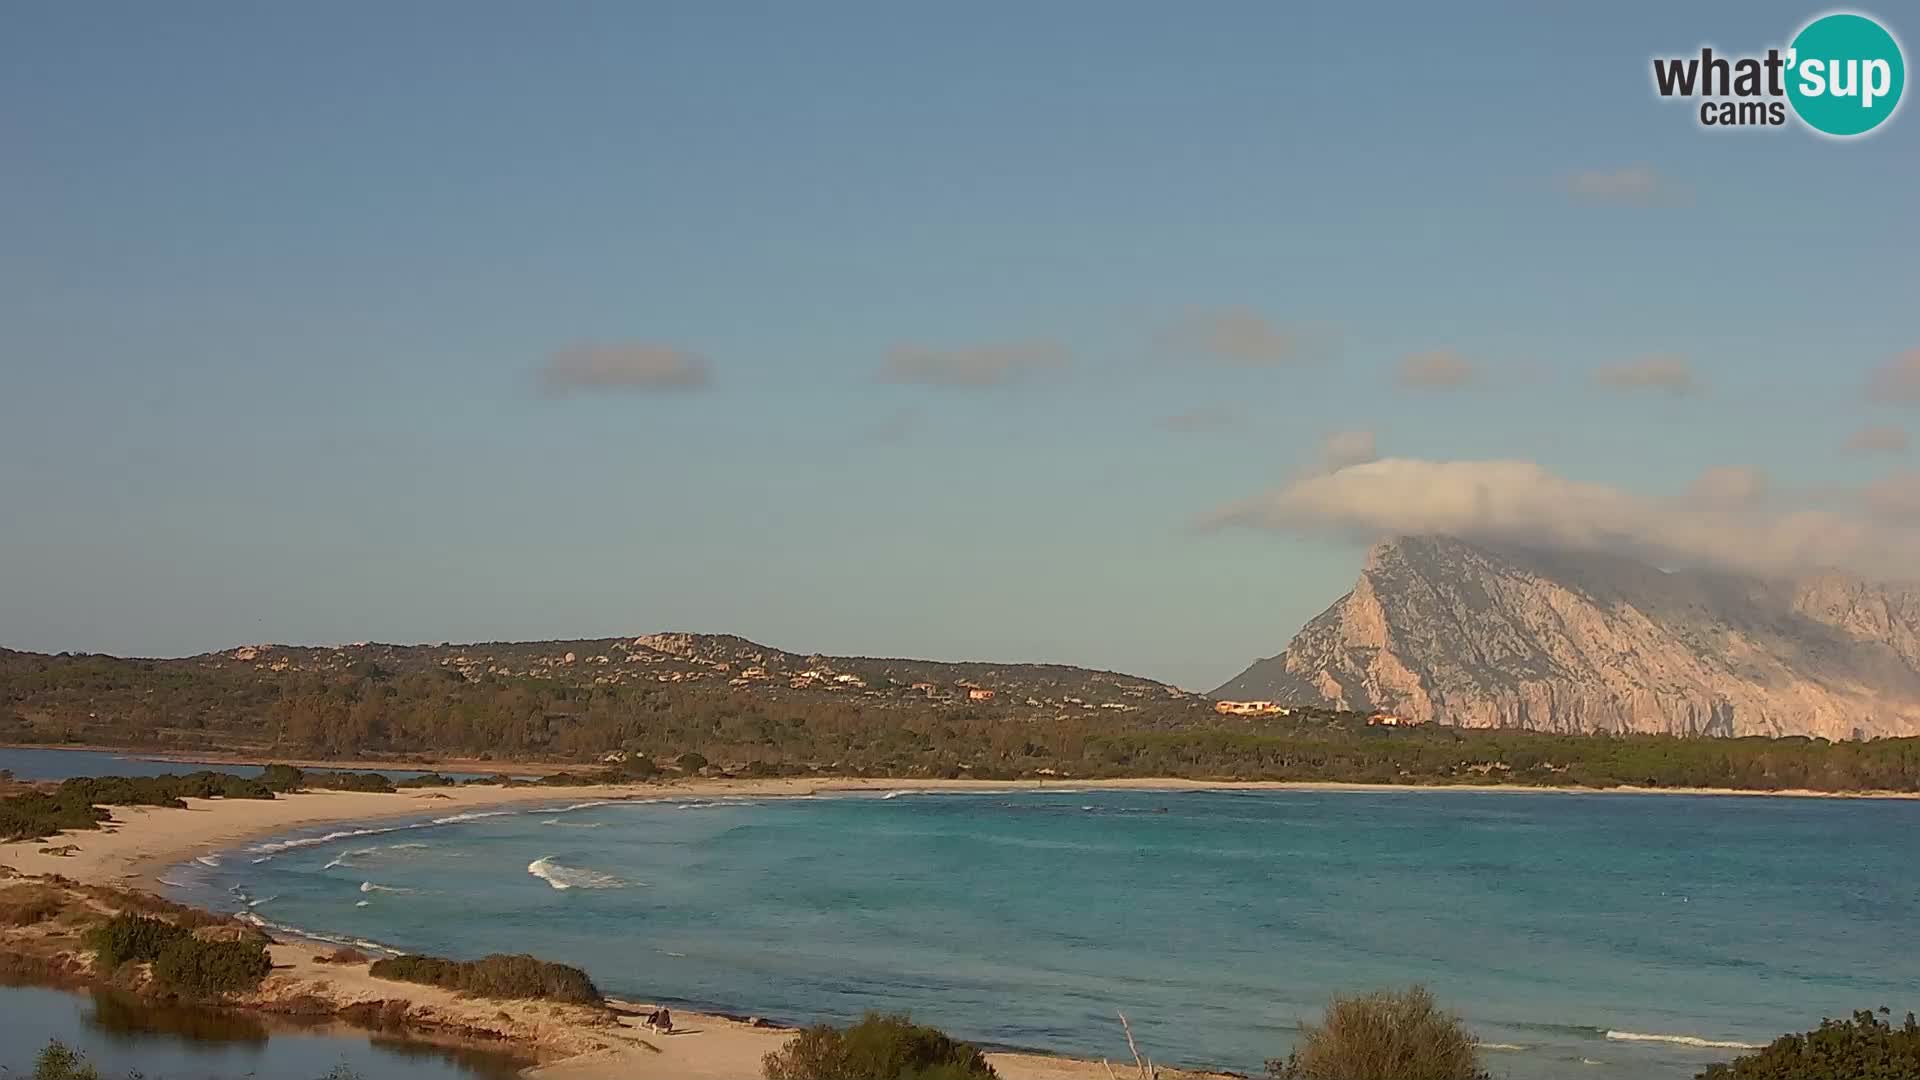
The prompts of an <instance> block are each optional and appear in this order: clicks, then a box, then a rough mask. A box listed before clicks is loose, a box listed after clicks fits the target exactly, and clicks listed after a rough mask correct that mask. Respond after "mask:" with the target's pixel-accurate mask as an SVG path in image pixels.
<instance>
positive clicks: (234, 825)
mask: <svg viewBox="0 0 1920 1080" xmlns="http://www.w3.org/2000/svg"><path fill="white" fill-rule="evenodd" d="M1080 786H1082V785H1078V784H1057V785H1052V784H1050V785H1046V786H1045V788H1044V789H1045V790H1048V791H1052V790H1056V789H1058V790H1070V789H1074V788H1078V787H1080ZM1127 786H1131V787H1147V786H1149V785H1127ZM1041 788H1042V786H1041V785H1039V784H1034V783H985V782H982V783H967V782H953V781H931V782H927V783H925V784H920V785H914V784H910V783H905V782H902V781H898V780H874V781H863V780H852V781H845V782H836V783H833V784H823V783H820V782H809V781H797V780H769V781H752V782H728V781H702V782H695V783H679V784H657V783H656V784H631V785H597V786H587V787H575V788H567V789H565V790H561V791H556V790H555V789H552V788H539V787H531V788H500V787H479V786H474V787H461V788H452V789H444V790H438V789H436V790H429V791H424V792H418V793H414V792H405V793H391V794H390V793H380V792H345V791H315V792H297V793H293V794H286V795H281V796H279V797H277V798H275V799H274V800H272V801H256V800H224V799H188V800H186V802H187V804H188V809H187V810H184V811H182V810H177V809H168V808H155V807H112V808H111V810H112V813H113V820H112V822H111V823H109V825H108V827H107V828H106V829H103V830H100V831H93V832H70V833H65V834H62V837H61V839H62V841H72V842H73V843H74V844H76V845H77V848H78V850H75V851H73V852H72V853H70V854H68V855H64V856H55V855H51V854H47V853H45V852H42V851H40V850H39V849H40V848H42V847H47V846H48V845H47V843H46V841H18V842H14V843H10V844H0V865H4V866H11V867H12V868H13V869H15V870H16V871H18V872H19V873H22V874H36V875H60V876H63V877H66V878H69V879H73V880H77V881H80V882H82V883H87V884H102V885H112V886H117V887H121V888H133V889H142V890H146V891H149V892H155V893H162V894H167V893H171V894H174V895H178V892H179V890H180V888H181V886H180V885H179V884H178V883H176V882H173V881H170V880H167V876H168V872H169V871H170V870H172V869H175V868H178V867H180V866H183V865H187V864H198V865H208V864H209V863H210V862H217V861H218V860H219V859H221V858H222V857H223V856H224V857H229V858H251V857H259V856H260V855H261V854H262V853H261V852H260V851H259V850H258V849H259V848H260V847H264V846H269V845H278V844H292V845H297V846H307V845H310V844H317V843H322V842H326V841H328V840H337V839H346V838H347V837H349V836H353V835H363V834H365V835H371V834H372V832H374V831H378V832H391V831H398V830H401V829H406V828H409V827H410V826H412V827H422V828H430V827H438V826H440V825H452V824H458V823H459V822H460V821H463V820H473V819H475V818H478V817H483V816H490V815H492V814H495V813H538V814H552V813H555V812H564V811H566V810H567V809H570V808H576V807H577V806H579V805H580V804H601V803H612V802H625V801H639V800H646V801H654V800H659V799H666V800H678V799H684V798H687V797H696V798H716V797H718V798H725V797H730V796H731V797H749V796H750V797H755V798H770V797H771V798H778V797H809V796H820V795H832V794H841V795H846V796H850V797H852V796H859V795H863V794H864V795H875V796H877V795H882V794H885V793H887V792H890V791H901V790H909V789H911V790H916V791H948V792H968V791H981V792H984V791H1009V790H1040V789H1041ZM409 819H412V820H409ZM325 827H334V828H332V829H330V831H328V832H325V833H322V834H319V835H310V834H311V833H312V831H313V830H315V829H320V828H325ZM282 850H290V848H289V849H282ZM273 853H274V852H265V853H264V854H265V855H267V856H268V857H270V856H271V855H272V854H273ZM203 860H205V861H203ZM261 921H262V922H265V920H261ZM267 925H268V926H269V927H270V928H271V929H272V930H273V931H274V932H276V933H277V934H278V935H281V936H282V937H283V938H286V939H291V940H280V941H277V942H276V943H275V944H274V945H273V947H272V953H273V961H274V966H275V974H274V976H272V977H270V978H269V980H268V982H267V984H265V985H264V986H263V989H262V991H261V993H259V994H257V995H254V997H253V998H251V999H249V1000H245V1001H238V1002H233V1003H231V1005H230V1007H234V1008H239V1009H242V1010H259V1011H263V1012H269V1013H271V1012H278V1011H284V1010H285V1009H287V1008H289V1007H291V1006H293V1005H294V1004H295V1003H297V1002H300V1001H303V1000H305V1001H310V1000H313V999H316V998H318V999H323V1000H326V1001H328V1002H330V1003H332V1005H333V1006H334V1007H335V1008H336V1009H337V1010H339V1011H341V1012H343V1013H345V1012H348V1011H350V1010H354V1009H365V1008H368V1007H375V1006H381V1005H385V1004H388V1003H402V1002H404V1003H405V1004H406V1005H407V1006H408V1007H410V1008H411V1009H412V1011H413V1015H414V1017H415V1018H417V1022H418V1023H419V1024H420V1025H421V1027H420V1029H421V1030H422V1032H423V1035H424V1037H426V1038H427V1039H429V1040H431V1039H433V1038H434V1037H436V1036H440V1037H455V1038H466V1039H472V1040H476V1041H480V1042H487V1041H494V1042H502V1043H507V1044H511V1045H515V1046H516V1047H518V1048H520V1049H523V1050H526V1051H529V1052H531V1053H533V1054H535V1055H537V1056H538V1058H539V1059H540V1060H541V1061H542V1063H541V1064H539V1065H536V1066H534V1067H532V1068H530V1069H528V1070H527V1071H526V1072H525V1073H523V1075H525V1076H528V1077H530V1078H536V1080H740V1078H742V1077H751V1076H757V1075H759V1071H760V1062H761V1059H762V1058H763V1057H764V1056H765V1055H766V1054H768V1053H770V1052H771V1051H773V1050H776V1049H778V1048H779V1047H780V1046H781V1045H782V1044H783V1043H784V1042H785V1041H786V1040H787V1039H788V1038H789V1037H790V1036H791V1035H792V1034H793V1031H794V1029H793V1028H791V1027H785V1026H780V1025H778V1024H774V1023H770V1022H768V1021H765V1020H760V1019H757V1018H744V1019H743V1018H741V1017H738V1016H734V1015H728V1014H725V1013H722V1012H702V1011H692V1012H687V1011H683V1010H682V1009H681V1007H680V1004H679V1002H678V1000H677V999H673V998H664V999H661V1001H659V1002H657V1003H648V1002H634V1001H624V1000H616V999H609V1001H608V1005H609V1007H610V1009H611V1019H609V1016H608V1014H603V1013H598V1012H595V1011H593V1010H586V1009H582V1008H581V1007H578V1006H563V1005H555V1004H551V1003H544V1002H500V1001H491V1000H478V999H462V998H459V997H458V996H457V995H454V994H452V993H451V992H449V991H445V990H441V989H439V988H436V987H430V986H420V985H416V984H412V983H396V982H390V981H386V980H380V979H374V978H372V976H371V975H370V974H368V972H367V966H366V964H365V963H358V964H337V963H329V962H327V959H326V958H327V957H328V955H329V954H331V953H332V952H333V951H334V950H335V949H337V948H339V947H341V946H342V945H343V944H354V943H351V942H340V941H336V940H334V939H333V938H332V937H331V936H327V935H317V934H314V933H311V932H309V931H306V930H303V929H301V928H298V927H293V926H285V925H281V924H278V923H269V924H267ZM359 944H362V945H363V946H367V945H377V944H378V943H374V942H365V943H359ZM379 947H380V948H382V949H386V946H384V945H381V946H379ZM654 1004H666V1005H669V1006H672V1007H674V1009H675V1016H676V1032H675V1034H673V1035H671V1036H661V1035H658V1034H656V1033H653V1032H651V1031H647V1030H645V1029H644V1028H642V1027H641V1025H640V1019H641V1018H642V1017H644V1016H645V1014H646V1013H647V1012H648V1011H650V1009H651V1008H652V1007H653V1006H654ZM988 1057H989V1059H990V1060H991V1061H992V1063H993V1065H994V1067H995V1068H996V1069H997V1070H998V1072H999V1074H1000V1075H1001V1076H1002V1077H1003V1078H1005V1080H1099V1078H1102V1077H1105V1076H1107V1071H1106V1069H1105V1067H1104V1066H1103V1065H1102V1064H1101V1063H1099V1062H1095V1061H1087V1060H1080V1059H1076V1058H1069V1057H1060V1056H1054V1055H1051V1054H1047V1053H1044V1052H1031V1051H1019V1050H1009V1051H995V1052H990V1053H989V1054H988ZM1162 1075H1163V1076H1166V1077H1168V1078H1170V1080H1171V1078H1177V1077H1205V1076H1216V1075H1224V1074H1213V1073H1204V1072H1202V1073H1196V1072H1190V1071H1180V1070H1174V1069H1167V1070H1163V1072H1162Z"/></svg>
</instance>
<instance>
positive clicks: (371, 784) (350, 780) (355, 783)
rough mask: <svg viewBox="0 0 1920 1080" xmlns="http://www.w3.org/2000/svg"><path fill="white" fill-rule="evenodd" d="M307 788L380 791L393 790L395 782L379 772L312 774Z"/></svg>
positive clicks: (308, 777)
mask: <svg viewBox="0 0 1920 1080" xmlns="http://www.w3.org/2000/svg"><path fill="white" fill-rule="evenodd" d="M307 786H308V787H310V788H322V789H325V790H328V791H378V792H381V793H387V792H391V791H392V790H393V781H392V780H389V779H387V775H386V774H385V773H377V772H364V773H360V772H338V773H329V772H322V773H312V774H309V775H308V776H307Z"/></svg>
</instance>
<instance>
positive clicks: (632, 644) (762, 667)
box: [208, 634, 1206, 714]
mask: <svg viewBox="0 0 1920 1080" xmlns="http://www.w3.org/2000/svg"><path fill="white" fill-rule="evenodd" d="M565 645H571V646H572V648H566V647H564V645H563V644H562V643H560V642H530V643H526V644H515V643H510V642H508V643H490V644H487V645H485V646H478V645H469V646H452V645H449V644H448V643H446V642H440V643H438V644H437V645H435V644H429V645H420V646H406V645H372V646H371V647H369V646H368V643H366V642H355V643H354V644H353V645H350V646H348V645H342V646H334V647H322V648H305V647H298V646H283V645H245V646H240V647H238V648H234V649H231V650H228V651H227V652H225V653H220V654H215V655H213V656H210V657H208V660H209V661H212V662H215V663H226V662H234V663H238V664H242V665H246V666H248V667H252V668H254V669H256V670H259V671H262V672H265V671H273V672H287V671H291V672H300V671H331V672H345V673H351V672H353V671H354V665H356V664H373V665H377V667H378V668H379V669H380V670H382V671H384V672H386V673H387V674H404V673H406V672H409V671H418V670H420V669H421V668H422V667H428V668H438V669H440V670H442V671H445V672H448V673H449V674H455V675H458V676H459V677H460V678H461V679H463V680H465V681H467V682H469V683H478V682H481V681H483V680H486V679H488V678H500V679H536V680H542V681H545V680H554V681H563V682H575V683H580V684H583V685H587V684H590V685H593V686H618V685H634V684H639V685H646V684H652V683H665V684H689V683H706V684H707V685H710V686H712V685H715V684H724V686H725V688H726V689H727V690H730V691H732V692H744V693H754V694H760V693H769V694H780V693H784V692H786V691H812V692H828V693H838V694H844V695H849V696H858V697H860V698H863V699H869V700H871V701H872V702H873V703H874V704H875V705H879V706H883V707H884V706H886V705H896V706H897V705H905V704H908V703H910V702H921V701H924V702H927V703H930V704H933V705H935V706H941V707H965V706H986V707H990V708H996V709H997V708H1007V709H1011V710H1014V711H1016V712H1025V711H1034V712H1053V713H1057V714H1064V713H1065V712H1068V711H1074V710H1105V711H1108V712H1114V713H1126V712H1135V711H1138V710H1141V709H1143V708H1148V707H1151V706H1152V705H1153V704H1154V703H1156V702H1166V701H1169V700H1172V701H1192V702H1204V701H1205V700H1206V699H1205V697H1204V696H1203V695H1197V694H1194V693H1192V692H1190V691H1185V690H1181V689H1179V688H1177V687H1170V686H1162V685H1159V684H1155V683H1150V682H1146V681H1144V680H1138V679H1133V678H1130V677H1127V676H1124V675H1119V674H1116V673H1113V672H1095V671H1080V670H1075V669H1059V670H1050V669H1045V668H1041V669H1036V670H1031V671H1030V670H1027V669H1025V668H1024V667H1021V666H1017V665H1016V666H1013V667H1010V668H1008V669H1005V670H999V669H995V668H993V667H990V666H986V665H940V664H936V663H933V662H921V661H884V660H861V659H858V658H851V659H849V658H841V657H829V656H824V655H819V654H815V655H810V656H804V657H803V656H800V655H799V654H794V653H787V652H782V651H780V650H777V649H768V648H765V647H762V646H756V645H754V644H753V643H752V642H750V641H746V640H744V639H739V638H729V637H725V636H708V635H697V634H645V635H641V636H639V637H634V638H621V639H612V640H605V641H575V642H567V643H565ZM847 668H852V669H853V670H846V669H847ZM956 669H958V670H956ZM963 673H964V674H963ZM929 674H932V675H933V676H935V677H933V678H929V677H927V676H928V675H929ZM909 680H912V681H911V682H909Z"/></svg>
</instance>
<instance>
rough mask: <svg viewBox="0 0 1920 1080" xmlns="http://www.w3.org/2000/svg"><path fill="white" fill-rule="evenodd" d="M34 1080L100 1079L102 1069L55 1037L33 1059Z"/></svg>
mask: <svg viewBox="0 0 1920 1080" xmlns="http://www.w3.org/2000/svg"><path fill="white" fill-rule="evenodd" d="M33 1080H100V1071H99V1070H98V1069H95V1068H94V1067H93V1066H92V1065H89V1064H87V1059H86V1058H85V1057H83V1056H81V1054H80V1052H79V1051H77V1050H75V1049H73V1048H72V1047H70V1046H68V1045H67V1044H66V1043H63V1042H61V1041H60V1040H59V1039H55V1040H53V1041H52V1042H49V1043H48V1044H47V1045H46V1046H44V1047H42V1048H41V1050H40V1053H39V1055H38V1056H36V1057H35V1058H34V1059H33Z"/></svg>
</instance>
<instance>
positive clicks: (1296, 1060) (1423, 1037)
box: [1267, 986, 1488, 1080]
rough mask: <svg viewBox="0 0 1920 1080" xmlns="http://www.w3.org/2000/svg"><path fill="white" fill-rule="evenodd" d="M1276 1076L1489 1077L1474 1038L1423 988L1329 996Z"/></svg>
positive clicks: (1367, 1079) (1310, 1079) (1273, 1071)
mask: <svg viewBox="0 0 1920 1080" xmlns="http://www.w3.org/2000/svg"><path fill="white" fill-rule="evenodd" d="M1267 1073H1268V1075H1270V1076H1272V1077H1274V1078H1275V1080H1487V1077H1488V1073H1487V1072H1486V1070H1484V1069H1482V1068H1481V1067H1480V1052H1479V1041H1478V1040H1476V1039H1475V1038H1474V1037H1473V1035H1472V1034H1471V1033H1469V1032H1468V1031H1467V1030H1466V1029H1465V1028H1464V1027H1462V1026H1461V1024H1460V1021H1459V1019H1458V1018H1456V1017H1454V1016H1452V1015H1450V1014H1448V1013H1445V1012H1442V1011H1441V1010H1440V1009H1439V1007H1438V1006H1436V1005H1435V1004H1434V1001H1433V995H1432V994H1430V993H1428V992H1427V991H1426V990H1425V989H1423V988H1421V987H1418V986H1416V987H1414V988H1413V989H1411V990H1408V991H1406V992H1405V993H1378V994H1368V995H1367V996H1365V997H1358V998H1335V999H1334V1001H1333V1004H1331V1005H1329V1006H1327V1013H1326V1017H1325V1018H1324V1019H1323V1020H1322V1021H1321V1023H1320V1024H1318V1025H1313V1024H1307V1025H1304V1026H1302V1028H1301V1032H1300V1043H1299V1045H1298V1046H1297V1047H1296V1048H1295V1049H1294V1052H1293V1053H1292V1054H1291V1055H1289V1056H1288V1057H1287V1058H1286V1059H1285V1060H1284V1061H1283V1060H1279V1059H1275V1060H1273V1061H1269V1062H1267Z"/></svg>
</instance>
